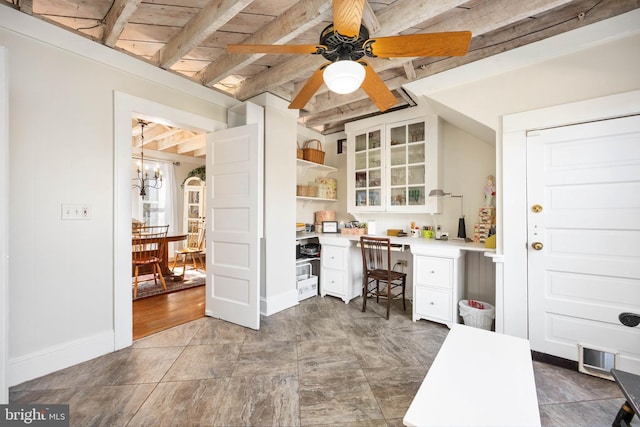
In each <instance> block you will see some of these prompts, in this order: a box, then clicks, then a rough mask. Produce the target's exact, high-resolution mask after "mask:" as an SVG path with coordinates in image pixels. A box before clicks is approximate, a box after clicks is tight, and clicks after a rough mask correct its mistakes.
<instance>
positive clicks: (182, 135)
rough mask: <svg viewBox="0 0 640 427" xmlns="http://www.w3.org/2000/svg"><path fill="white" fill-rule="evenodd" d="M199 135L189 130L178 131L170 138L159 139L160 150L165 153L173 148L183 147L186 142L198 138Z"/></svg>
mask: <svg viewBox="0 0 640 427" xmlns="http://www.w3.org/2000/svg"><path fill="white" fill-rule="evenodd" d="M197 136H198V134H195V133H193V132H190V131H188V130H183V129H176V131H175V132H174V133H172V134H171V135H169V136H166V137H163V138H158V139H157V141H158V150H159V151H165V150H168V149H170V148H172V147H175V146H179V145H182V144H184V143H186V142H189V141H191V140H192V139H193V138H195V137H197Z"/></svg>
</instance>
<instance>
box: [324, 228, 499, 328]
mask: <svg viewBox="0 0 640 427" xmlns="http://www.w3.org/2000/svg"><path fill="white" fill-rule="evenodd" d="M317 237H318V238H319V240H320V244H321V245H322V263H321V274H320V282H321V283H320V294H321V295H322V296H324V295H327V294H328V295H332V296H336V297H339V298H342V299H343V300H344V302H345V303H348V302H349V301H350V300H351V299H353V298H355V297H357V296H358V295H361V294H362V283H361V281H362V265H361V264H362V257H361V256H360V254H359V249H357V248H356V245H355V243H356V242H358V241H359V240H360V236H359V235H352V234H329V233H324V234H318V235H317ZM376 237H381V236H376ZM388 237H389V240H390V241H391V244H393V245H400V246H399V248H400V250H404V249H408V248H410V249H411V254H412V256H413V262H412V263H411V264H412V270H411V271H410V273H411V275H410V276H409V277H408V279H407V287H408V290H409V295H412V296H413V298H412V300H413V316H412V317H413V320H414V321H417V320H419V319H425V320H429V321H433V322H439V323H444V324H445V325H447V326H448V327H451V325H452V324H454V323H458V321H459V319H458V301H459V300H460V299H464V277H465V276H464V274H465V273H464V256H465V253H467V252H483V253H484V252H494V251H495V249H488V248H486V247H485V246H484V244H483V243H474V242H464V241H460V240H435V239H424V238H414V237H395V236H388Z"/></svg>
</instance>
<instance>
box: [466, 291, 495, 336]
mask: <svg viewBox="0 0 640 427" xmlns="http://www.w3.org/2000/svg"><path fill="white" fill-rule="evenodd" d="M458 305H459V306H460V317H462V320H463V321H464V324H465V325H467V326H472V327H474V328H480V329H486V330H488V331H490V330H491V325H492V324H493V319H494V318H495V317H496V309H495V307H494V306H492V305H491V304H489V303H486V302H482V301H475V300H466V299H463V300H460V302H459V303H458Z"/></svg>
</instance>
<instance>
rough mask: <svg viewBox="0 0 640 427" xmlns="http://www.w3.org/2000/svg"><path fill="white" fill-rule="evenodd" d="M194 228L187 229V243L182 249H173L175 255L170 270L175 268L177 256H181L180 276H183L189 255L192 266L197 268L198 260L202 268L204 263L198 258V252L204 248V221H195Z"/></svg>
mask: <svg viewBox="0 0 640 427" xmlns="http://www.w3.org/2000/svg"><path fill="white" fill-rule="evenodd" d="M195 224H196V225H195V227H196V229H195V230H189V234H188V235H187V243H186V245H185V246H184V247H183V248H182V249H178V250H176V251H175V257H174V258H173V265H172V266H171V270H172V271H173V270H174V269H175V268H176V263H177V262H178V258H179V257H180V256H183V257H184V258H183V262H182V278H184V273H185V271H186V270H187V258H188V257H189V256H191V260H192V262H193V268H194V269H196V270H197V269H198V262H200V265H201V266H202V268H203V269H204V263H203V262H202V259H201V258H200V254H201V253H202V251H203V250H204V239H205V232H206V228H207V227H206V225H205V222H204V221H198V222H197V223H195Z"/></svg>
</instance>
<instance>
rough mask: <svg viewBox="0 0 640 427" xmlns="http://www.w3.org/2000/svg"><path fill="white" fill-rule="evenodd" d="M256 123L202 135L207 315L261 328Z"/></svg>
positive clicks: (259, 170) (259, 174)
mask: <svg viewBox="0 0 640 427" xmlns="http://www.w3.org/2000/svg"><path fill="white" fill-rule="evenodd" d="M258 132H259V127H258V125H257V124H251V125H246V126H240V127H235V128H231V129H226V130H223V131H220V132H215V133H213V134H209V135H208V136H207V201H206V206H207V214H206V222H207V284H206V291H207V298H206V310H205V312H206V314H207V315H208V316H212V317H216V318H219V319H222V320H226V321H228V322H232V323H236V324H238V325H242V326H245V327H248V328H252V329H259V328H260V304H259V302H260V237H261V236H260V233H261V229H262V228H261V225H260V221H261V220H262V215H261V209H262V206H261V205H260V203H259V201H260V200H261V197H260V194H261V192H262V158H261V153H262V150H261V149H260V147H259V141H260V139H259V134H258Z"/></svg>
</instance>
